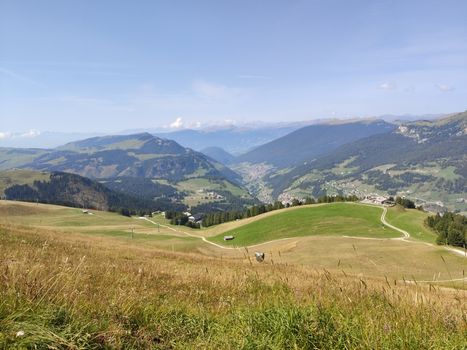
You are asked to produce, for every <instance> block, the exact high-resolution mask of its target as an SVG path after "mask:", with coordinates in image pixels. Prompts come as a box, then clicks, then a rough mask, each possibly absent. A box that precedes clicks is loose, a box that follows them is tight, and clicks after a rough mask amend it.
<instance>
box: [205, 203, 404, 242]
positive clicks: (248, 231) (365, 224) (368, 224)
mask: <svg viewBox="0 0 467 350" xmlns="http://www.w3.org/2000/svg"><path fill="white" fill-rule="evenodd" d="M381 212H382V210H381V208H376V207H366V208H364V209H362V206H361V205H356V204H351V203H331V204H328V205H322V206H308V207H303V208H298V209H296V210H293V211H284V212H282V213H278V214H277V215H271V216H269V217H266V218H264V219H261V220H257V221H254V222H251V223H249V224H246V225H243V226H241V227H239V228H237V229H233V230H230V231H227V232H224V233H222V234H219V235H217V236H214V237H211V238H210V240H211V241H213V242H217V243H223V244H225V245H230V246H233V245H236V246H248V245H254V244H259V243H262V242H267V241H272V240H276V239H282V238H289V237H300V236H314V235H326V236H356V237H371V238H395V237H399V236H400V233H399V232H397V231H394V230H392V229H390V228H387V227H384V226H382V224H381V222H380V216H381ZM224 235H233V236H235V239H234V240H232V241H227V242H224V240H223V237H224Z"/></svg>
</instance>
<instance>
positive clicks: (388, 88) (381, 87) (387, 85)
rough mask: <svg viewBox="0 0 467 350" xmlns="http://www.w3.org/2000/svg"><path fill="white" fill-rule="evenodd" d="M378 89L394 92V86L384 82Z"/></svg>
mask: <svg viewBox="0 0 467 350" xmlns="http://www.w3.org/2000/svg"><path fill="white" fill-rule="evenodd" d="M378 88H379V89H381V90H394V89H395V88H396V84H393V83H389V82H384V83H381V84H379V86H378Z"/></svg>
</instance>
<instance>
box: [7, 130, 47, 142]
mask: <svg viewBox="0 0 467 350" xmlns="http://www.w3.org/2000/svg"><path fill="white" fill-rule="evenodd" d="M40 134H41V132H40V131H39V130H35V129H31V130H29V131H26V132H20V133H11V132H9V131H3V132H1V131H0V140H6V139H24V138H34V137H37V136H39V135H40Z"/></svg>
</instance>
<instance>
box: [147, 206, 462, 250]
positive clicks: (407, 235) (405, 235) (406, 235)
mask: <svg viewBox="0 0 467 350" xmlns="http://www.w3.org/2000/svg"><path fill="white" fill-rule="evenodd" d="M366 205H368V204H366ZM368 206H371V207H377V208H381V209H383V212H382V213H381V217H380V221H381V223H382V224H383V225H385V226H387V227H389V228H391V229H393V230H395V231H398V232H400V233H401V234H402V235H403V236H402V237H397V238H372V237H353V236H342V237H345V238H352V239H363V240H378V241H382V240H397V241H402V242H407V243H415V244H425V245H428V246H431V247H438V246H436V245H434V244H431V243H427V242H419V241H414V240H410V238H411V236H410V233H408V232H407V231H405V230H403V229H401V228H399V227H397V226H394V225H391V224H390V223H388V222H387V221H386V214H387V212H388V208H387V207H382V206H379V205H368ZM140 219H142V220H146V221H149V222H150V223H152V224H154V225H159V226H161V227H165V228H167V229H169V230H171V231H174V232H177V233H181V234H184V235H186V236H188V237H193V238H198V239H201V240H202V241H203V242H205V243H207V244H210V245H212V246H214V247H216V248H219V249H225V250H238V249H251V248H256V247H260V246H263V245H265V244H269V243H276V242H280V241H285V240H290V239H297V237H288V238H281V239H274V240H271V241H267V242H262V243H258V244H254V245H250V246H243V247H226V246H223V245H221V244H217V243H214V242H211V241H208V240H207V239H206V237H204V236H198V235H195V234H191V233H188V232H186V231H181V230H177V229H175V228H173V227H170V226H168V225H164V224H159V223H157V222H155V221H152V220H150V219H148V218H146V217H141V218H140ZM443 248H444V249H446V250H448V251H450V252H452V253H454V254H456V255H459V256H462V257H465V258H467V251H464V250H461V249H456V248H451V247H446V246H443Z"/></svg>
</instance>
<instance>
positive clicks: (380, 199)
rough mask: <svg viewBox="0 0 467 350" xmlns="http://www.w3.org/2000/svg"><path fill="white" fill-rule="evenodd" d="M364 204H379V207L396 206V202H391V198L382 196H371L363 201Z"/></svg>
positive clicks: (373, 194)
mask: <svg viewBox="0 0 467 350" xmlns="http://www.w3.org/2000/svg"><path fill="white" fill-rule="evenodd" d="M362 203H367V204H377V205H394V204H395V203H394V201H393V200H391V199H390V198H389V197H385V196H381V195H379V194H375V193H372V194H369V195H367V196H366V197H365V199H364V200H362Z"/></svg>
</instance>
